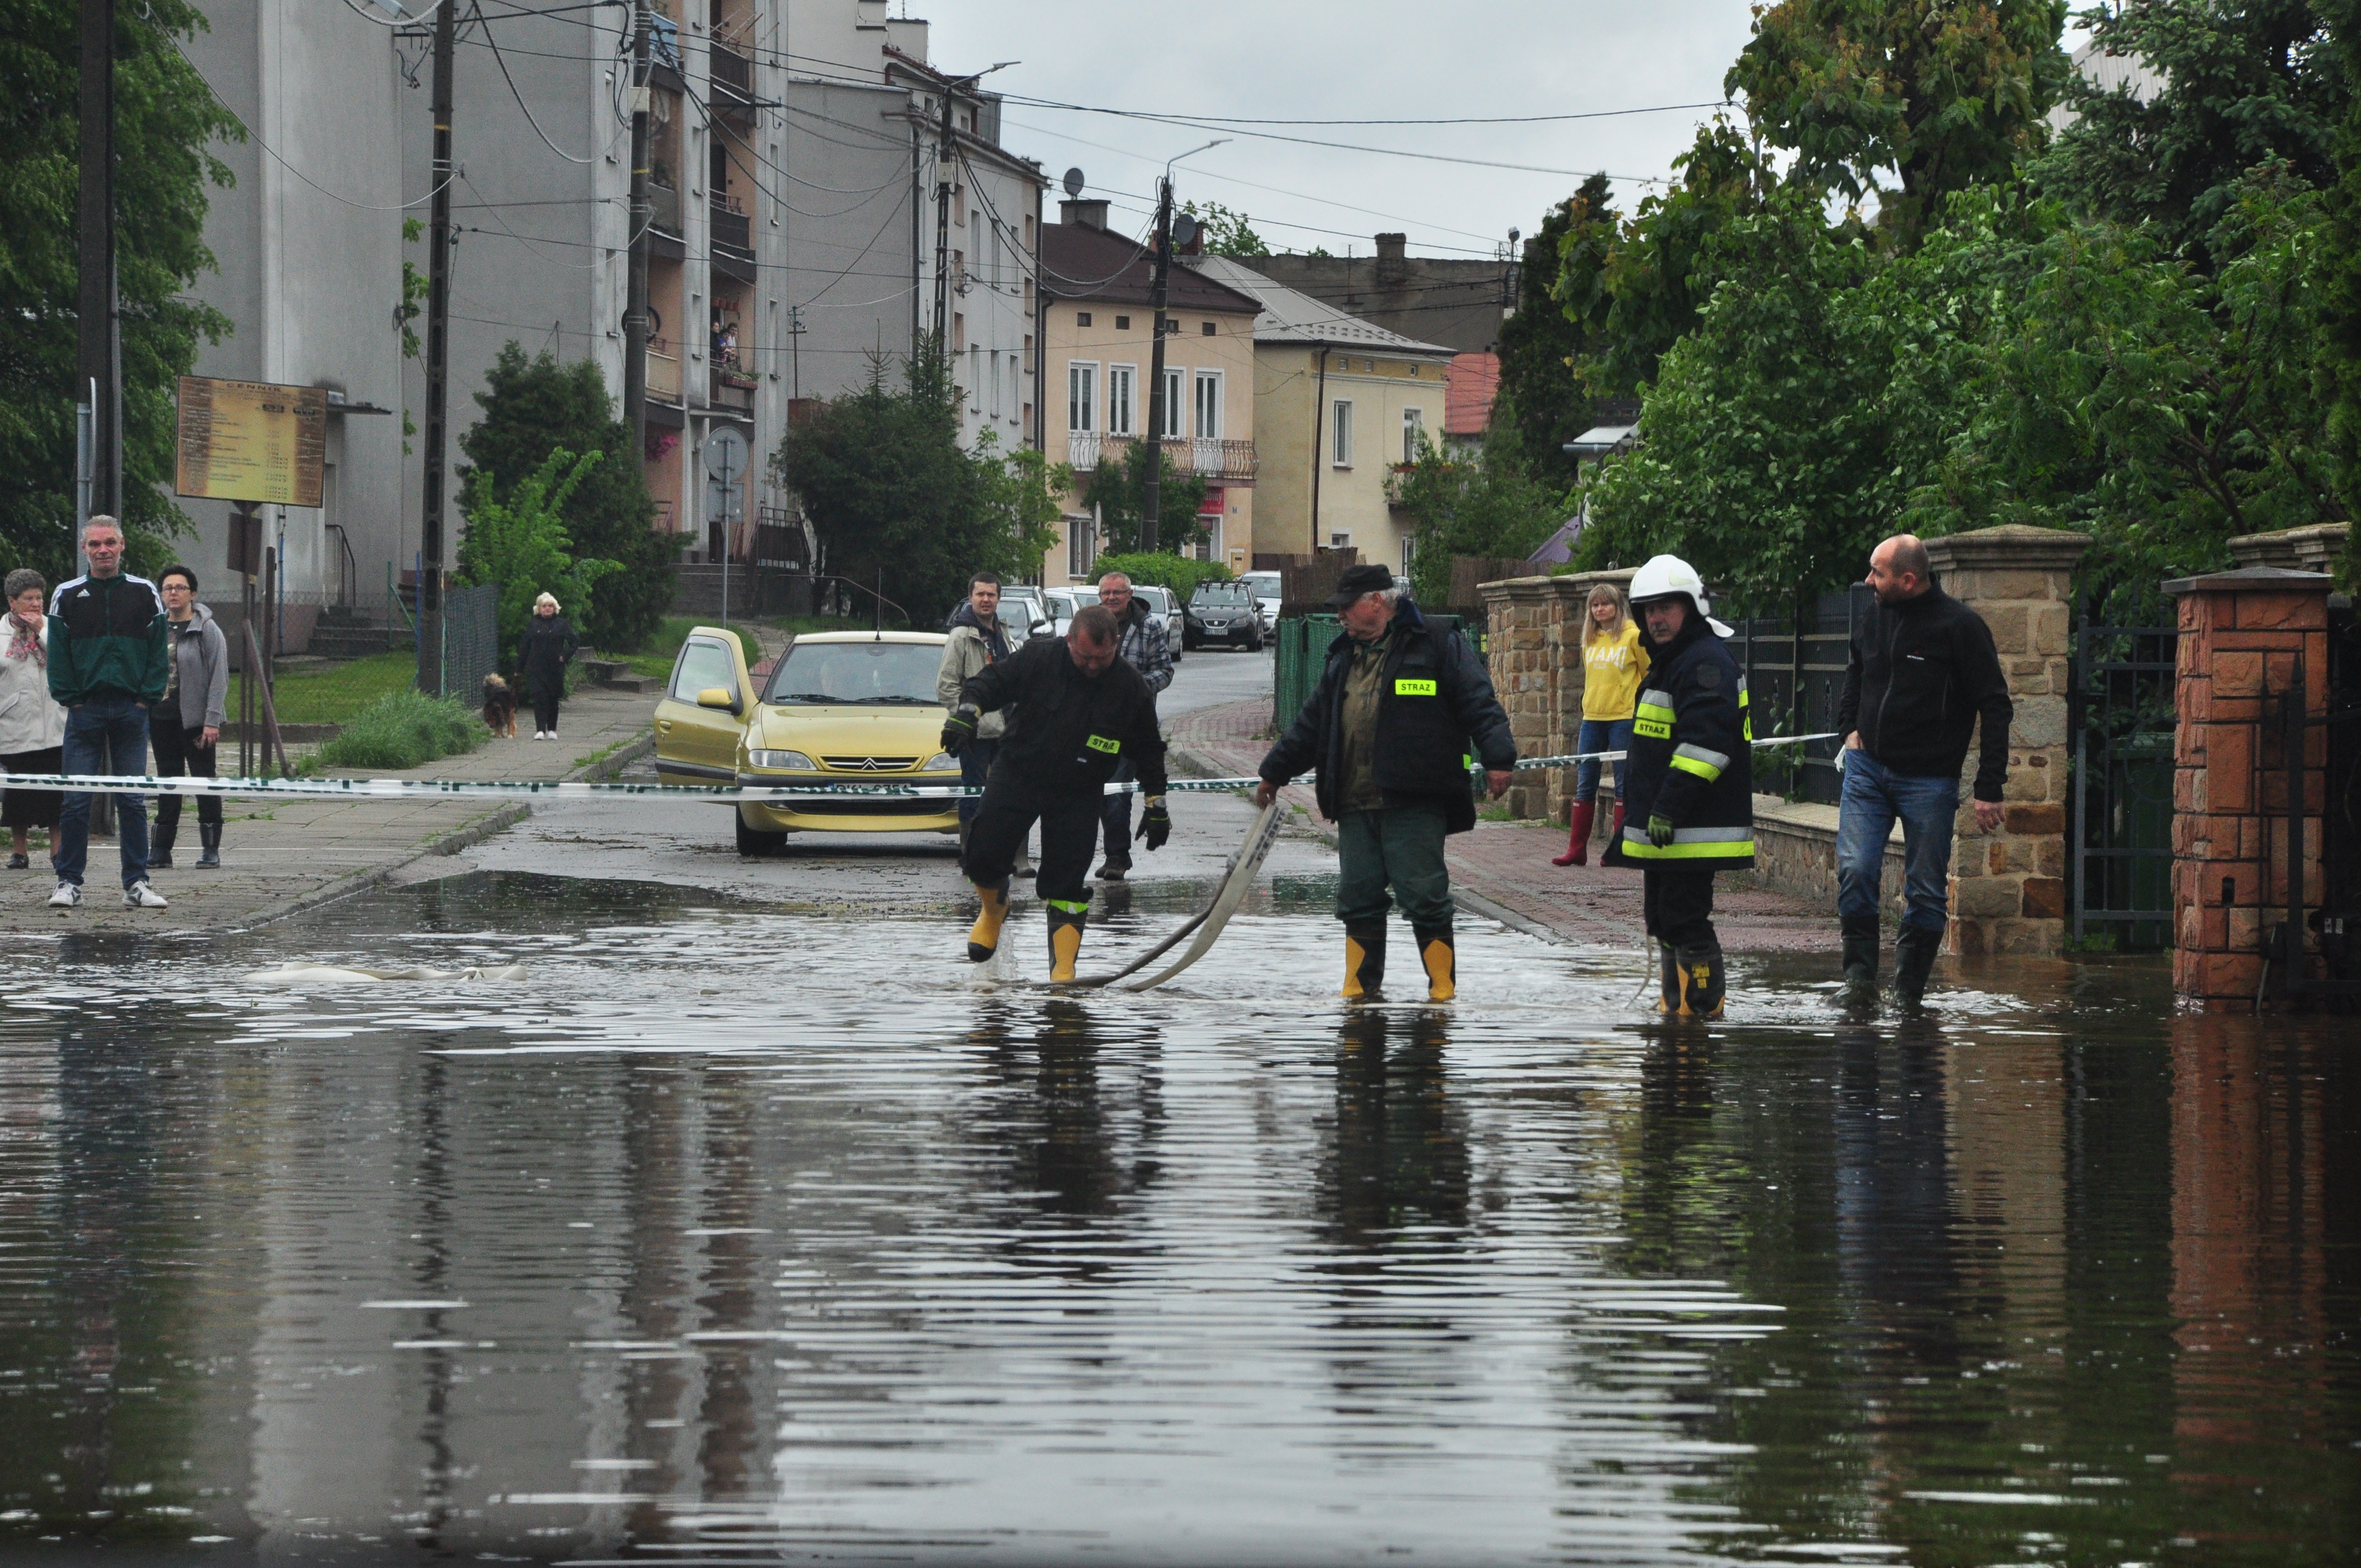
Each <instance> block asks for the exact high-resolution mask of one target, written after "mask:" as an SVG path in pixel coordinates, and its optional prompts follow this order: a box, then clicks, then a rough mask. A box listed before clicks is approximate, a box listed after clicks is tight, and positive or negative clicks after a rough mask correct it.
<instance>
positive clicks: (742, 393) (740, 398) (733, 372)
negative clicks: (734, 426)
mask: <svg viewBox="0 0 2361 1568" xmlns="http://www.w3.org/2000/svg"><path fill="white" fill-rule="evenodd" d="M711 377H712V380H711V384H710V385H709V387H708V389H707V398H706V400H707V401H708V403H709V404H711V406H712V407H713V409H714V410H715V411H717V412H724V413H741V414H752V412H753V411H754V378H752V376H749V375H746V374H744V373H742V372H741V371H740V370H739V369H738V368H737V367H735V366H731V367H726V368H725V367H721V366H719V365H717V366H715V367H713V369H712V372H711Z"/></svg>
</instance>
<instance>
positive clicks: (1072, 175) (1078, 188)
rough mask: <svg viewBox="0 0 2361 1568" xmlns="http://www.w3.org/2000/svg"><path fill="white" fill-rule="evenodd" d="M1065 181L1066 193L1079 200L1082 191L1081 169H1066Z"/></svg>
mask: <svg viewBox="0 0 2361 1568" xmlns="http://www.w3.org/2000/svg"><path fill="white" fill-rule="evenodd" d="M1065 183H1066V195H1067V196H1068V197H1069V198H1070V199H1074V200H1079V199H1080V198H1081V196H1082V170H1079V169H1069V170H1066V181H1065Z"/></svg>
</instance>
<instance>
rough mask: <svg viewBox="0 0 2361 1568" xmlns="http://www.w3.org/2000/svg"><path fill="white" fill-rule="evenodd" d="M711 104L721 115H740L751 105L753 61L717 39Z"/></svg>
mask: <svg viewBox="0 0 2361 1568" xmlns="http://www.w3.org/2000/svg"><path fill="white" fill-rule="evenodd" d="M712 71H713V104H714V107H715V108H717V109H719V110H721V111H722V112H723V113H725V114H727V113H730V112H733V111H736V112H743V111H745V110H747V109H749V108H752V106H753V103H754V62H753V61H752V60H750V59H748V58H747V57H746V56H745V55H743V54H741V53H740V52H739V50H738V49H737V48H736V47H734V46H733V44H732V43H728V42H724V41H723V40H722V39H721V38H719V36H717V37H716V38H714V40H713V52H712Z"/></svg>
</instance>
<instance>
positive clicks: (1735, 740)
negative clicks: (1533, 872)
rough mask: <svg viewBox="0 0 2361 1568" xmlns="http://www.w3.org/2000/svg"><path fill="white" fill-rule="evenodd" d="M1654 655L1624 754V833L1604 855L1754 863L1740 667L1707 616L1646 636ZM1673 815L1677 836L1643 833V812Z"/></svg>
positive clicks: (1734, 865) (1660, 861)
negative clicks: (1657, 642)
mask: <svg viewBox="0 0 2361 1568" xmlns="http://www.w3.org/2000/svg"><path fill="white" fill-rule="evenodd" d="M1642 646H1643V647H1645V648H1646V649H1647V652H1648V655H1649V658H1650V660H1651V663H1650V666H1649V671H1648V682H1647V686H1646V689H1644V690H1642V692H1641V693H1640V700H1639V703H1638V706H1637V707H1636V709H1635V710H1634V712H1633V714H1632V719H1631V755H1630V758H1629V760H1628V761H1627V762H1625V763H1624V764H1623V798H1624V807H1625V809H1624V817H1623V836H1622V837H1621V838H1620V839H1618V840H1617V841H1616V842H1615V843H1613V844H1610V845H1609V846H1608V850H1607V856H1606V859H1605V861H1604V862H1603V863H1605V864H1607V865H1642V866H1645V865H1666V864H1682V865H1707V866H1710V867H1712V868H1713V869H1714V870H1716V871H1721V870H1725V869H1726V870H1730V871H1743V870H1745V869H1746V868H1748V867H1750V866H1752V865H1753V864H1754V765H1753V755H1752V751H1750V749H1749V743H1750V742H1751V741H1752V740H1753V739H1754V723H1753V718H1752V713H1751V711H1750V709H1749V707H1748V698H1747V692H1746V677H1745V675H1744V674H1741V672H1740V670H1739V668H1738V663H1737V661H1736V660H1734V659H1732V658H1731V657H1730V650H1729V648H1728V647H1726V646H1724V644H1723V642H1722V641H1721V639H1720V638H1719V637H1717V636H1715V635H1714V634H1713V630H1712V628H1711V627H1710V626H1708V624H1707V623H1706V620H1705V618H1704V617H1703V616H1700V615H1697V614H1695V613H1694V612H1692V613H1691V615H1690V616H1689V619H1688V623H1687V624H1686V626H1684V627H1683V628H1682V629H1681V634H1680V635H1679V636H1678V637H1676V638H1675V639H1674V640H1673V641H1672V644H1671V645H1670V646H1669V647H1665V648H1658V647H1655V646H1653V644H1651V643H1650V642H1648V641H1647V640H1646V639H1645V638H1644V637H1643V638H1642ZM1650 817H1669V818H1671V820H1672V824H1673V841H1672V842H1671V843H1669V844H1664V845H1661V846H1659V845H1655V844H1652V843H1650V842H1649V841H1648V819H1649V818H1650Z"/></svg>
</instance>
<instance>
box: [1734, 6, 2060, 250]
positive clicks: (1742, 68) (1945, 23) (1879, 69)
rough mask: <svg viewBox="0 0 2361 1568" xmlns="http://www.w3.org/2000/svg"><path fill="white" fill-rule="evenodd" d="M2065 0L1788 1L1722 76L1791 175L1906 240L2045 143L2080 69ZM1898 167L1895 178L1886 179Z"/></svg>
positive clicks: (1759, 18) (1760, 21) (1762, 16)
mask: <svg viewBox="0 0 2361 1568" xmlns="http://www.w3.org/2000/svg"><path fill="white" fill-rule="evenodd" d="M2065 24H2066V0H1977V3H1974V4H1967V5H1960V4H1956V3H1954V0H1778V3H1777V4H1775V5H1768V6H1758V7H1757V8H1756V10H1755V14H1754V36H1753V38H1752V39H1750V40H1749V41H1748V43H1747V45H1746V47H1745V49H1742V50H1741V51H1740V53H1739V57H1738V61H1737V63H1736V64H1734V65H1732V66H1731V67H1730V74H1729V75H1728V76H1727V77H1726V78H1724V79H1723V82H1722V86H1723V90H1724V91H1725V92H1727V93H1730V94H1731V95H1733V96H1735V95H1737V94H1740V93H1743V94H1745V98H1746V112H1747V115H1748V117H1749V119H1750V120H1752V124H1753V126H1754V129H1755V131H1756V132H1757V133H1758V134H1759V135H1760V136H1761V137H1763V139H1764V140H1765V141H1767V142H1769V143H1770V144H1771V145H1772V146H1773V147H1778V148H1786V149H1788V150H1790V151H1792V152H1793V153H1794V154H1795V163H1794V166H1793V167H1792V168H1791V169H1790V170H1788V176H1787V177H1788V179H1789V180H1791V181H1794V182H1795V183H1798V184H1801V185H1804V186H1806V187H1808V188H1810V189H1811V190H1814V191H1817V192H1832V193H1835V194H1839V195H1841V196H1843V197H1844V198H1845V199H1846V200H1847V201H1849V202H1853V203H1859V202H1860V201H1861V199H1862V198H1863V197H1866V196H1868V195H1871V194H1872V193H1875V194H1877V196H1878V198H1879V202H1878V223H1879V226H1880V227H1881V228H1882V229H1883V230H1884V231H1885V232H1886V234H1887V235H1888V236H1892V237H1894V239H1896V240H1897V241H1899V242H1900V243H1901V244H1902V245H1904V246H1905V248H1906V247H1908V246H1909V245H1912V244H1915V243H1916V240H1917V238H1918V236H1919V235H1920V234H1921V233H1922V232H1923V231H1924V230H1925V229H1926V228H1927V226H1928V225H1931V224H1933V223H1936V222H1938V221H1939V220H1940V218H1941V216H1942V212H1943V198H1944V197H1945V196H1946V195H1947V194H1949V192H1953V191H1960V190H1965V189H1966V188H1968V187H1969V186H1971V185H1974V184H1978V183H1983V182H1989V181H1999V180H2005V179H2007V178H2009V177H2010V175H2011V173H2012V171H2013V170H2015V167H2016V166H2017V165H2018V164H2019V163H2021V162H2023V161H2025V160H2026V159H2029V158H2031V157H2032V156H2033V155H2034V154H2036V153H2037V152H2039V151H2040V150H2041V149H2042V148H2043V147H2044V146H2045V145H2046V142H2047V137H2048V126H2047V124H2046V121H2045V116H2047V115H2048V113H2049V110H2050V106H2051V105H2052V104H2056V103H2057V102H2058V99H2059V94H2060V93H2062V92H2063V91H2064V89H2065V85H2066V80H2067V77H2068V75H2069V74H2070V70H2071V67H2070V64H2069V62H2068V60H2067V59H2066V56H2065V54H2064V53H2063V52H2062V51H2061V50H2060V49H2059V47H2058V36H2059V31H2060V30H2061V29H2062V28H2063V27H2065ZM1889 172H1890V174H1891V177H1892V180H1893V183H1892V184H1891V185H1888V184H1885V183H1884V182H1883V181H1884V177H1886V176H1887V175H1888V174H1889Z"/></svg>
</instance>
